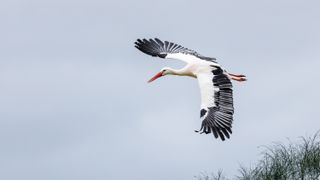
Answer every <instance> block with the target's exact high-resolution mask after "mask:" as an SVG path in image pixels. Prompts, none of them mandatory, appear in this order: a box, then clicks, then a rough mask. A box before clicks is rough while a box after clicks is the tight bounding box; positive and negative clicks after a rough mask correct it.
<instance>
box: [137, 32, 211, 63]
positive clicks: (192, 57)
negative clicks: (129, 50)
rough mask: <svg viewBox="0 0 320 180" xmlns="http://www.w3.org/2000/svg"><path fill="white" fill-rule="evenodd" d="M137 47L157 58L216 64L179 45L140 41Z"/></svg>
mask: <svg viewBox="0 0 320 180" xmlns="http://www.w3.org/2000/svg"><path fill="white" fill-rule="evenodd" d="M135 47H136V48H137V49H139V50H140V51H142V52H144V53H146V54H149V55H151V56H157V57H160V58H166V59H177V60H181V61H184V62H187V63H189V62H195V61H199V60H205V61H211V62H215V60H216V59H215V58H211V57H205V56H202V55H200V54H199V53H197V52H196V51H193V50H190V49H188V48H185V47H182V46H180V45H178V44H175V43H172V42H168V41H164V42H163V41H161V40H159V39H157V38H155V39H149V40H147V39H142V40H141V39H138V40H137V41H136V42H135Z"/></svg>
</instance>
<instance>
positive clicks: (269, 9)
mask: <svg viewBox="0 0 320 180" xmlns="http://www.w3.org/2000/svg"><path fill="white" fill-rule="evenodd" d="M319 6H320V3H319V1H306V0H303V1H302V0H280V1H279V0H277V1H275V0H263V1H254V0H244V1H216V0H214V1H212V0H210V1H182V0H177V1H170V0H162V1H147V0H143V1H142V0H141V1H137V0H136V1H115V0H114V1H98V0H93V1H84V0H80V1H75V0H55V1H43V0H28V1H23V0H2V1H1V2H0V22H1V28H0V86H1V87H0V178H1V179H6V180H18V179H24V180H43V179H48V180H50V179H52V180H56V179H65V180H70V179H76V180H79V179H94V180H100V179H101V180H102V179H103V180H106V179H108V180H109V179H110V180H128V179H130V180H149V179H152V180H163V179H166V180H171V179H172V180H177V179H184V180H188V179H193V176H194V175H197V174H198V173H199V172H201V171H209V172H210V171H215V170H218V169H219V168H222V169H224V170H225V172H226V173H227V174H231V175H232V174H235V173H236V172H237V168H238V166H239V164H243V165H246V166H249V165H250V164H252V163H254V162H255V160H257V159H258V157H259V151H260V149H259V148H258V146H260V145H266V144H270V143H271V142H274V141H285V139H286V138H287V137H289V138H293V139H294V138H296V137H298V136H302V135H308V134H312V133H314V132H316V131H317V130H318V129H319V127H320V121H319V119H318V114H317V113H318V112H319V110H318V107H319V105H318V101H319V99H320V95H319V92H320V85H319V83H318V82H319V78H320V75H319V73H318V69H319V66H320V62H319V59H320V24H319V18H320V11H319ZM144 37H147V38H152V37H158V38H160V39H163V40H169V41H173V42H177V43H179V44H181V45H183V46H185V47H188V48H190V49H194V50H196V51H198V52H199V53H201V54H203V55H206V56H213V57H216V58H217V59H218V62H219V63H220V64H221V65H223V66H224V67H225V68H226V69H228V70H229V71H230V72H234V73H243V74H246V75H247V76H248V79H249V81H248V82H246V83H234V99H235V108H236V109H235V110H236V112H235V118H234V119H235V121H234V126H233V131H234V133H233V134H232V137H231V139H230V140H228V141H225V142H221V141H220V140H216V139H214V138H213V137H212V136H211V135H199V134H196V133H194V131H193V130H194V129H198V128H199V127H200V119H199V108H200V96H199V89H198V84H197V82H196V80H194V79H191V78H183V77H166V78H163V79H159V80H158V81H156V82H154V83H153V84H147V83H146V81H147V80H148V79H149V78H150V77H151V76H152V75H154V74H155V73H157V72H158V71H159V70H160V69H161V68H162V67H163V66H172V67H182V66H183V64H182V63H180V62H176V61H162V60H161V59H156V58H152V57H149V56H146V55H144V54H142V53H141V52H139V51H137V50H136V49H135V48H134V47H133V42H134V41H135V40H136V39H137V38H144Z"/></svg>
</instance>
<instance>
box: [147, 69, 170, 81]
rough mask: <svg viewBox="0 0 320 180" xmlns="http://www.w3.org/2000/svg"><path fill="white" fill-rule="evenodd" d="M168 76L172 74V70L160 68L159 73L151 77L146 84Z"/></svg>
mask: <svg viewBox="0 0 320 180" xmlns="http://www.w3.org/2000/svg"><path fill="white" fill-rule="evenodd" d="M168 74H173V70H172V68H169V67H165V68H162V69H161V70H160V72H158V73H157V74H156V75H155V76H153V77H152V78H151V79H150V80H149V81H148V83H150V82H152V81H154V80H156V79H158V78H160V77H162V76H165V75H168Z"/></svg>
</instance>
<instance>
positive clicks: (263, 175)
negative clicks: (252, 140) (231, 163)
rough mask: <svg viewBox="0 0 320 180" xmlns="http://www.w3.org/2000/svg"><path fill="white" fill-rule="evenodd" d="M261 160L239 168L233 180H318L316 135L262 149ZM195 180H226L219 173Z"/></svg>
mask: <svg viewBox="0 0 320 180" xmlns="http://www.w3.org/2000/svg"><path fill="white" fill-rule="evenodd" d="M263 148H264V150H263V151H262V158H261V160H259V161H258V162H257V163H256V165H255V166H254V167H251V168H247V167H240V169H239V175H237V176H235V177H234V178H232V179H237V180H298V179H299V180H319V179H320V133H319V132H318V133H316V134H315V135H314V136H312V137H301V138H300V139H299V141H298V142H296V143H293V142H291V141H289V143H288V144H287V145H286V144H284V143H274V144H272V145H270V146H263ZM195 178H196V179H198V180H229V179H230V178H227V177H226V176H225V175H224V174H223V173H222V170H219V171H218V172H217V173H213V174H210V175H209V174H208V173H200V175H198V176H196V177H195Z"/></svg>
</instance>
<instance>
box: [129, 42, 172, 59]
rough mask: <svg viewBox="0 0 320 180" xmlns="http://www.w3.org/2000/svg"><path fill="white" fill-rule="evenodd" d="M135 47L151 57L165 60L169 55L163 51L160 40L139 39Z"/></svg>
mask: <svg viewBox="0 0 320 180" xmlns="http://www.w3.org/2000/svg"><path fill="white" fill-rule="evenodd" d="M134 44H135V47H136V48H137V49H139V50H140V51H142V52H143V53H145V54H148V55H150V56H158V57H160V58H165V57H166V56H167V53H165V52H164V51H163V50H162V49H163V42H162V41H161V40H159V39H158V38H153V39H149V40H148V39H146V38H143V39H137V40H136V41H135V42H134Z"/></svg>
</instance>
